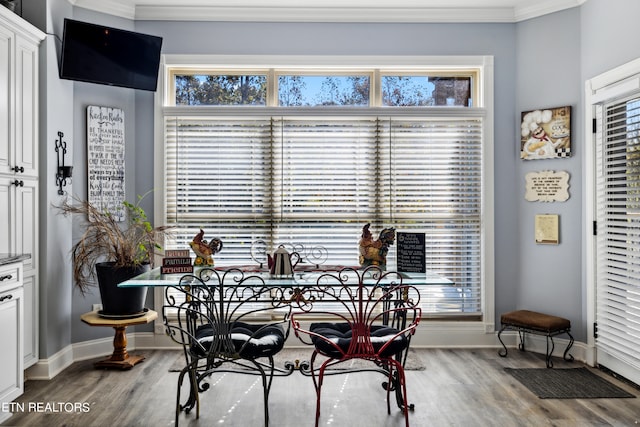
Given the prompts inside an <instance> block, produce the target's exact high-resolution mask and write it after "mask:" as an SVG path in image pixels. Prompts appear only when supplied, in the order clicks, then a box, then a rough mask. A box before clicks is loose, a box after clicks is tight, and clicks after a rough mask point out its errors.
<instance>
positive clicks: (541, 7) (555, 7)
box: [514, 0, 587, 22]
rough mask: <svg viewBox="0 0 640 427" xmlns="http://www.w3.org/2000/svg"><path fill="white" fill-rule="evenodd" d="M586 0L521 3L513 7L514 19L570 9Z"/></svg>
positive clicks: (530, 17)
mask: <svg viewBox="0 0 640 427" xmlns="http://www.w3.org/2000/svg"><path fill="white" fill-rule="evenodd" d="M586 1H587V0H555V1H540V2H529V3H522V5H520V6H517V7H516V8H514V21H515V22H520V21H526V20H528V19H532V18H537V17H539V16H543V15H548V14H550V13H555V12H559V11H561V10H564V9H571V8H574V7H578V6H581V5H583V4H584V3H586Z"/></svg>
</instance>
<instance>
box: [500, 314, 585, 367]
mask: <svg viewBox="0 0 640 427" xmlns="http://www.w3.org/2000/svg"><path fill="white" fill-rule="evenodd" d="M500 323H501V324H502V328H501V329H500V332H498V339H499V340H500V344H502V347H504V350H500V351H499V352H498V354H499V355H500V356H501V357H506V356H507V346H506V345H505V344H504V342H502V338H501V337H500V335H501V334H502V332H503V331H504V330H506V329H511V330H517V331H518V335H519V337H520V343H519V344H518V348H519V349H520V350H521V351H524V350H525V348H524V337H525V334H526V333H527V332H528V333H530V334H535V335H543V336H546V337H547V354H546V363H547V368H552V367H553V362H552V361H551V354H552V353H553V348H554V343H553V337H555V336H556V335H561V334H567V335H568V336H569V344H568V345H567V348H566V349H565V350H564V355H563V359H564V360H566V361H568V362H572V361H573V356H572V355H570V354H568V353H569V349H570V348H571V346H573V336H571V321H569V320H568V319H565V318H563V317H558V316H552V315H549V314H544V313H538V312H536V311H530V310H515V311H510V312H508V313H504V314H503V315H502V316H501V317H500ZM549 343H551V346H549Z"/></svg>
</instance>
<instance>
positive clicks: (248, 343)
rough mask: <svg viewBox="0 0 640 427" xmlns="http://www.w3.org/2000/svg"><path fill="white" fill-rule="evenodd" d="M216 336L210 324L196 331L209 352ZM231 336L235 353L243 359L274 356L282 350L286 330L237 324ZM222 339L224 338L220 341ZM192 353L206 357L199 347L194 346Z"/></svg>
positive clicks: (200, 341)
mask: <svg viewBox="0 0 640 427" xmlns="http://www.w3.org/2000/svg"><path fill="white" fill-rule="evenodd" d="M216 335H217V334H216V333H215V328H214V326H213V325H210V324H209V325H201V326H199V327H198V328H197V329H196V334H195V337H196V340H198V342H199V343H200V344H201V345H202V347H204V348H205V349H207V351H208V350H209V349H210V348H211V344H212V343H213V340H214V337H215V336H216ZM229 335H230V337H231V341H232V342H233V346H234V348H235V351H236V352H238V353H239V355H240V357H242V358H243V359H256V358H258V357H269V356H273V355H274V354H276V353H278V352H279V351H280V350H282V347H284V341H285V336H284V329H283V328H282V326H281V325H260V324H250V323H244V322H235V323H233V325H232V327H231V330H230V334H229ZM220 338H223V337H219V338H218V339H220ZM192 351H193V352H195V353H196V354H197V355H198V356H200V357H204V356H206V354H204V353H203V351H202V348H200V347H199V346H195V345H194V346H192Z"/></svg>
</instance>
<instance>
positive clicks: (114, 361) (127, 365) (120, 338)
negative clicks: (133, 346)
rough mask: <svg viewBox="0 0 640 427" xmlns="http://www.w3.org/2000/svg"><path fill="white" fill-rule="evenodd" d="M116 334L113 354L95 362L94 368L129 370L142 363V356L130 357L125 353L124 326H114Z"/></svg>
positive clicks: (125, 338) (125, 335)
mask: <svg viewBox="0 0 640 427" xmlns="http://www.w3.org/2000/svg"><path fill="white" fill-rule="evenodd" d="M113 329H115V331H116V334H115V336H114V337H113V354H112V355H111V357H109V358H107V359H105V360H101V361H99V362H96V363H95V364H94V366H95V367H96V368H119V369H131V368H132V367H133V365H135V364H136V363H139V362H142V361H143V360H144V356H131V355H129V353H127V334H126V332H125V330H126V329H127V327H126V326H114V327H113Z"/></svg>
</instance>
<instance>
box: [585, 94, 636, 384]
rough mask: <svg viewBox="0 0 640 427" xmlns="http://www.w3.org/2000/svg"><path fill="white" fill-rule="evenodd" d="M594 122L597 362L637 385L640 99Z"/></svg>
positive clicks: (605, 110)
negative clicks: (598, 122)
mask: <svg viewBox="0 0 640 427" xmlns="http://www.w3.org/2000/svg"><path fill="white" fill-rule="evenodd" d="M597 117H598V118H599V120H600V123H601V125H600V126H598V134H597V135H596V137H597V138H596V140H597V141H598V145H597V149H596V185H597V212H596V218H597V242H598V243H597V260H598V261H597V274H596V301H597V307H596V323H597V337H596V348H597V357H598V363H599V364H602V365H604V366H607V367H608V368H610V369H613V370H615V371H616V372H618V373H620V374H622V375H623V376H626V377H627V378H629V379H631V380H632V381H635V382H638V381H639V380H640V378H639V377H638V372H640V307H639V306H638V301H639V300H640V139H639V137H640V98H639V97H637V95H636V97H633V98H628V99H625V100H618V101H615V102H613V103H610V104H607V105H604V106H598V107H597Z"/></svg>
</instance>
